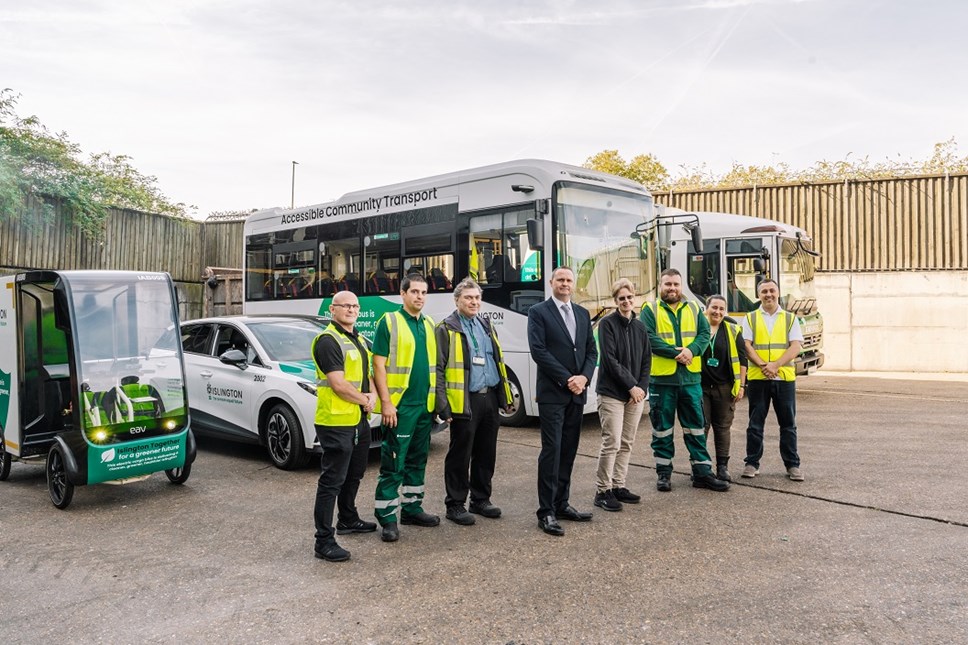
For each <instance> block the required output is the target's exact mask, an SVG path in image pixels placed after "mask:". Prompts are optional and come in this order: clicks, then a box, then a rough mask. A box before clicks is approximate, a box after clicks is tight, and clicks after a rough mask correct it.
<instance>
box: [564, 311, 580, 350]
mask: <svg viewBox="0 0 968 645" xmlns="http://www.w3.org/2000/svg"><path fill="white" fill-rule="evenodd" d="M561 315H562V316H563V317H564V319H565V327H567V328H568V333H569V334H570V335H571V342H572V343H574V342H575V334H576V331H577V328H576V327H575V314H574V312H573V311H572V310H571V305H569V304H563V305H561Z"/></svg>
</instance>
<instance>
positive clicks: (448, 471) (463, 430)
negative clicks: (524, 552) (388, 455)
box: [436, 278, 511, 526]
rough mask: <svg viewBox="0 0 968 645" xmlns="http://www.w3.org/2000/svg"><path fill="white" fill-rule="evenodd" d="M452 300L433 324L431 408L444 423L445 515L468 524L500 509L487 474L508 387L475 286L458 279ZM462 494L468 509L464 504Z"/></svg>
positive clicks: (508, 397) (497, 514)
mask: <svg viewBox="0 0 968 645" xmlns="http://www.w3.org/2000/svg"><path fill="white" fill-rule="evenodd" d="M454 301H455V302H456V304H457V309H456V311H454V312H453V313H452V314H451V315H449V316H447V317H446V318H444V320H442V321H441V322H440V324H438V325H437V332H436V333H437V413H438V414H439V415H440V418H442V419H444V420H445V421H449V422H450V448H449V449H448V450H447V458H446V459H445V460H444V488H445V489H446V491H447V495H446V497H445V498H444V503H445V504H446V506H447V519H448V520H450V521H451V522H454V523H456V524H460V525H461V526H470V525H471V524H474V523H475V519H474V515H480V516H481V517H488V518H491V519H497V518H499V517H501V509H500V508H498V507H497V506H494V505H493V504H491V478H492V477H493V476H494V466H495V462H496V460H497V432H498V428H499V427H500V425H501V415H500V412H499V410H500V409H501V408H504V409H505V410H507V409H510V407H511V387H510V385H509V383H508V372H507V367H506V366H505V365H504V354H503V353H502V352H501V343H499V342H498V340H497V332H496V331H495V330H494V327H493V326H492V325H491V321H490V320H489V319H487V318H483V317H481V316H479V315H478V313H479V312H480V310H481V287H480V285H478V284H477V282H475V281H474V280H473V279H472V278H464V279H463V280H461V281H460V283H459V284H458V285H457V287H455V288H454ZM468 493H470V502H471V503H470V512H468V509H467V508H466V507H465V506H464V504H465V503H466V502H467V495H468ZM471 513H473V514H474V515H472V514H471Z"/></svg>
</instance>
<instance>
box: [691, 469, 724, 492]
mask: <svg viewBox="0 0 968 645" xmlns="http://www.w3.org/2000/svg"><path fill="white" fill-rule="evenodd" d="M692 485H693V487H694V488H708V489H709V490H714V491H717V492H720V493H724V492H726V491H728V490H729V482H725V481H723V480H722V479H718V478H716V477H713V474H712V473H708V474H706V475H694V476H693V478H692Z"/></svg>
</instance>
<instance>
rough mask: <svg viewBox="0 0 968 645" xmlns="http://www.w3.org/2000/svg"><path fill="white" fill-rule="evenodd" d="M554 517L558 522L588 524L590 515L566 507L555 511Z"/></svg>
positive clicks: (571, 507) (569, 506) (572, 507)
mask: <svg viewBox="0 0 968 645" xmlns="http://www.w3.org/2000/svg"><path fill="white" fill-rule="evenodd" d="M555 517H557V518H558V519H559V520H569V521H571V522H590V521H591V519H592V514H591V513H582V512H581V511H579V510H578V509H577V508H575V507H574V506H571V505H568V506H566V507H564V508H559V509H558V510H557V511H555Z"/></svg>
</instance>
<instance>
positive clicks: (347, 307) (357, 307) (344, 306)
mask: <svg viewBox="0 0 968 645" xmlns="http://www.w3.org/2000/svg"><path fill="white" fill-rule="evenodd" d="M330 307H343V308H344V309H349V310H350V311H354V310H356V309H359V308H360V306H359V305H330Z"/></svg>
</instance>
